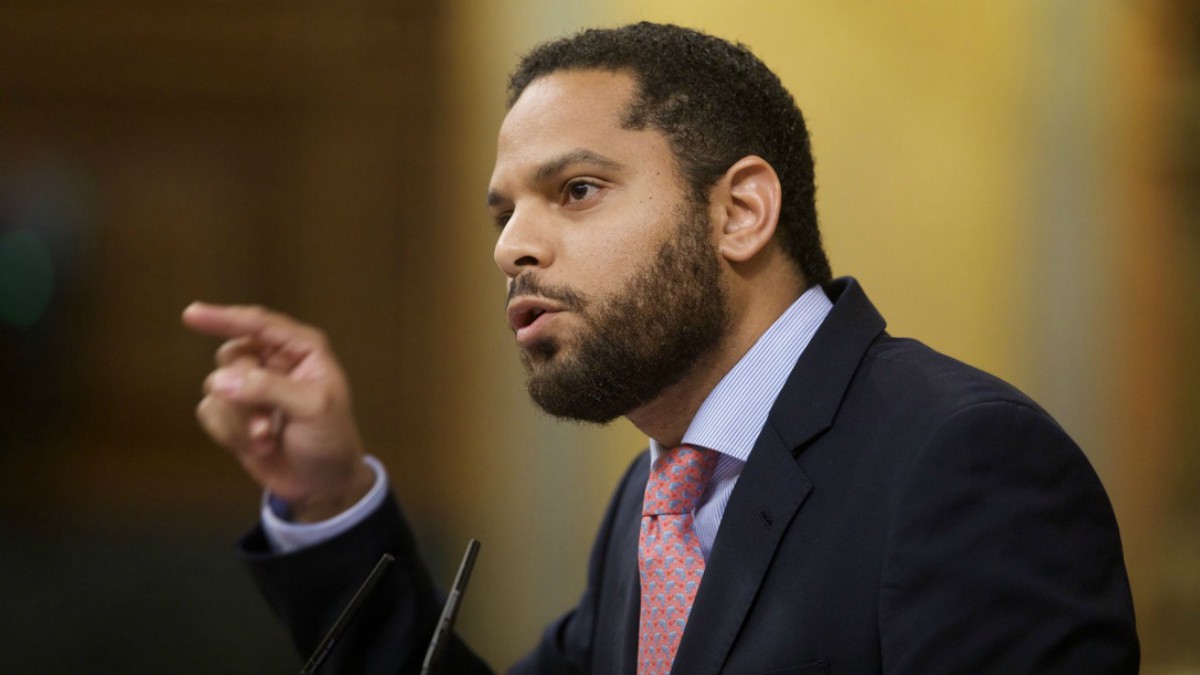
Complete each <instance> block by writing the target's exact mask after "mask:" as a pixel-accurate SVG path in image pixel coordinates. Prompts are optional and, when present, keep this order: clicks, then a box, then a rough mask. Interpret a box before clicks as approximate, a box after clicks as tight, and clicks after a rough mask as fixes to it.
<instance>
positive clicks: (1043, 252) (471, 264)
mask: <svg viewBox="0 0 1200 675" xmlns="http://www.w3.org/2000/svg"><path fill="white" fill-rule="evenodd" d="M501 5H502V4H501V3H490V2H482V1H473V0H450V1H447V2H440V3H430V2H410V1H407V0H392V1H390V2H383V1H372V0H346V1H344V2H329V1H328V0H322V1H320V2H318V1H314V0H288V1H287V2H281V1H278V0H239V1H237V2H234V1H231V0H175V1H174V2H170V3H160V2H148V1H145V0H0V376H2V380H0V670H3V671H5V672H38V673H77V672H173V673H190V672H196V673H200V672H205V673H208V672H245V673H276V672H288V671H293V670H295V669H297V668H298V667H299V665H300V659H299V657H298V656H297V655H295V654H294V653H293V651H292V648H291V646H290V643H289V642H288V640H287V638H286V636H285V635H284V634H283V632H282V630H281V629H280V628H279V627H278V626H277V625H276V624H275V623H274V621H273V619H272V617H271V616H270V613H269V611H268V610H267V609H266V608H265V606H264V604H263V602H262V601H261V600H260V598H259V597H258V596H257V594H256V593H255V591H254V590H253V588H252V587H251V585H250V583H249V581H248V578H247V576H246V575H245V574H244V572H243V570H242V569H241V568H240V566H239V563H238V562H237V561H236V560H235V558H234V555H233V551H232V542H233V540H234V539H235V538H236V536H237V535H238V534H239V533H240V532H241V531H243V530H244V529H245V528H247V527H248V526H249V525H250V524H251V523H252V521H253V519H254V518H255V516H256V510H257V508H258V501H259V498H260V495H259V493H258V491H257V490H256V488H255V487H254V486H253V485H252V484H251V483H250V481H249V479H247V478H246V477H244V476H243V475H242V474H241V473H240V470H239V469H238V468H237V467H236V466H235V463H234V462H233V461H232V460H231V459H230V458H229V457H228V456H226V455H225V453H224V452H223V451H221V450H219V449H217V448H215V447H214V446H212V445H211V444H210V443H209V442H208V441H207V440H206V438H205V437H204V436H203V435H202V434H201V432H200V431H199V429H198V428H197V426H196V424H195V422H194V419H193V416H192V414H193V413H192V411H193V408H194V406H195V404H196V403H197V401H198V400H199V388H200V383H201V380H202V379H203V377H204V376H205V375H206V374H207V372H208V370H209V369H210V364H211V355H212V351H213V349H214V348H215V347H216V344H215V342H214V341H212V340H207V339H205V338H202V337H198V336H195V335H191V334H189V333H187V332H186V331H184V330H183V329H182V328H181V327H180V325H179V320H178V316H179V313H180V311H181V310H182V309H183V307H184V306H185V305H186V304H187V303H188V302H190V301H192V300H194V299H200V298H202V299H206V300H210V301H219V302H258V303H263V304H268V305H271V306H274V307H277V308H279V309H281V310H284V311H287V312H290V313H292V314H294V315H296V316H298V317H301V318H303V319H304V320H306V321H309V322H312V323H315V324H318V325H320V326H323V327H324V328H326V329H327V331H328V333H329V334H330V336H331V337H332V339H333V342H334V345H335V346H336V347H337V349H338V352H339V354H340V356H341V358H342V360H343V361H344V364H345V366H346V368H347V370H348V372H349V374H350V377H351V379H352V382H353V384H354V385H355V393H356V402H357V409H358V414H359V418H360V421H361V424H362V426H363V430H364V435H365V437H366V439H367V440H368V443H369V445H370V447H371V449H372V451H373V452H374V453H375V454H377V455H378V456H379V457H381V458H382V459H383V460H384V461H385V463H386V464H388V466H389V467H390V470H391V472H392V480H393V483H394V486H395V490H396V492H397V493H398V494H399V495H400V497H401V499H402V502H403V503H404V504H405V506H406V509H407V511H408V513H409V515H410V517H411V519H412V520H413V522H414V526H415V528H416V530H417V531H418V533H419V536H420V538H421V540H422V543H423V546H424V549H425V552H426V554H427V558H428V560H429V562H430V565H431V567H432V569H433V573H434V575H435V577H436V578H438V579H440V580H442V582H443V583H448V582H449V581H450V579H451V578H452V576H453V573H454V569H455V566H456V565H457V562H458V558H459V556H460V555H461V551H462V548H463V546H464V544H465V542H466V539H467V538H468V537H471V536H474V537H478V538H479V539H481V540H482V541H483V551H482V554H481V557H480V561H479V565H478V567H477V568H476V575H475V577H474V579H473V581H472V584H471V592H470V594H469V595H468V597H467V603H466V606H465V608H464V611H463V614H462V615H461V617H460V625H461V628H462V631H463V632H464V633H465V634H466V636H467V638H468V639H469V640H470V641H471V642H472V643H473V644H474V645H475V646H476V647H477V649H479V650H480V651H481V652H482V653H483V654H484V655H486V656H487V657H488V658H489V659H490V660H491V661H492V662H493V664H495V665H496V666H497V667H501V668H503V667H505V666H507V665H508V664H509V663H511V662H512V661H513V660H515V659H516V658H517V657H518V656H519V655H520V654H521V653H523V652H524V651H525V650H526V649H528V648H529V647H530V646H531V645H532V644H533V642H534V640H535V639H536V638H537V636H538V635H539V634H540V630H541V627H542V626H543V624H544V623H545V622H546V621H548V620H549V619H550V618H551V617H554V616H556V615H558V614H559V613H561V612H562V611H564V610H566V609H567V608H568V607H569V606H570V605H571V604H572V603H573V601H574V599H575V597H576V595H577V594H578V593H579V592H580V590H581V588H582V584H583V576H584V564H585V560H586V556H587V551H588V548H589V546H590V542H591V538H592V535H593V533H594V531H595V528H596V526H597V524H598V518H599V514H600V513H601V511H602V510H603V508H604V506H605V503H606V500H607V498H608V494H609V491H610V490H611V488H612V486H613V485H614V483H615V481H616V479H617V477H618V476H619V474H620V473H621V471H622V470H623V469H624V467H625V466H626V464H627V463H628V462H629V461H630V459H631V458H632V457H633V456H634V455H635V454H636V453H637V452H638V451H639V450H640V449H641V448H643V447H644V444H645V439H644V438H642V437H641V435H640V434H639V433H638V432H637V431H636V430H635V429H633V428H632V427H631V426H629V425H628V424H627V423H623V422H622V423H620V424H617V425H614V426H613V427H610V428H605V429H600V428H593V427H582V426H576V425H569V424H561V423H558V422H555V421H553V420H551V419H548V418H546V417H545V416H542V415H540V414H538V413H537V412H536V411H535V410H534V409H533V407H532V406H531V404H529V403H528V401H527V400H526V398H525V396H524V393H523V389H522V379H523V378H522V376H521V372H520V367H519V364H518V362H517V359H516V358H515V352H514V349H513V345H512V337H511V335H510V334H509V333H508V332H507V329H506V328H505V326H504V320H503V318H502V311H501V310H502V301H503V293H502V289H503V283H502V278H501V275H500V274H499V273H498V272H497V271H496V270H495V269H494V267H493V264H492V262H491V248H492V245H493V240H494V232H493V228H492V226H491V225H490V222H489V218H488V217H487V214H486V212H485V209H484V208H483V196H484V192H485V189H486V186H487V180H488V176H489V175H490V172H491V163H492V159H493V151H494V138H495V132H496V130H497V128H498V125H499V122H500V120H501V118H502V116H503V113H504V108H503V98H504V81H505V75H506V74H507V72H508V71H509V70H510V69H511V68H512V67H513V65H514V64H515V62H516V60H517V58H518V56H519V55H520V54H521V53H523V52H524V51H526V50H527V49H528V48H529V47H531V46H532V45H534V44H535V43H537V42H540V41H542V40H546V39H550V38H554V37H558V36H561V35H564V34H566V33H569V32H573V31H575V30H577V29H579V28H581V27H584V26H591V25H616V24H619V23H624V22H628V21H633V20H639V19H651V20H657V21H669V22H674V23H680V24H684V25H688V26H693V27H697V28H700V29H704V30H707V31H709V32H712V33H715V34H717V35H720V36H723V37H726V38H729V39H733V40H738V41H742V42H744V43H746V44H748V45H749V46H750V47H751V48H753V49H754V51H755V52H756V53H757V54H758V55H759V56H760V57H761V58H762V59H763V60H764V61H765V62H766V63H767V64H768V65H769V66H771V67H772V68H773V69H774V70H775V71H776V72H777V73H779V74H780V76H781V77H782V78H783V80H784V82H785V84H786V85H787V86H788V87H789V88H790V89H791V91H792V92H793V93H794V95H795V97H796V99H797V101H798V102H799V104H800V106H801V108H802V109H803V110H804V112H805V114H806V116H807V118H808V120H809V124H810V127H811V130H812V135H813V143H814V148H815V153H816V157H817V175H818V186H819V189H818V205H819V210H820V214H821V218H822V222H823V229H824V232H825V237H826V241H827V245H828V249H829V252H830V255H831V258H832V261H833V265H834V271H835V273H836V274H853V275H855V276H858V277H859V278H860V279H861V280H862V282H863V284H864V286H865V287H866V289H867V290H868V292H869V293H870V294H871V296H872V298H873V300H874V301H875V302H876V304H877V305H878V306H879V307H880V309H881V310H882V311H883V313H884V314H885V316H886V317H888V319H889V321H890V330H891V331H892V332H893V333H894V334H898V335H910V336H915V337H919V338H920V339H922V340H924V341H925V342H927V343H929V344H930V345H932V346H934V347H935V348H938V349H940V350H942V351H944V352H947V353H949V354H951V355H953V356H956V357H958V358H961V359H964V360H966V361H969V362H971V363H973V364H975V365H978V366H981V367H983V368H984V369H986V370H990V371H992V372H995V373H997V374H999V375H1001V376H1002V377H1004V378H1006V379H1009V380H1010V381H1012V382H1014V383H1015V384H1017V385H1018V386H1019V387H1021V388H1022V389H1024V390H1026V391H1027V392H1028V393H1030V394H1031V395H1033V396H1034V398H1036V399H1038V400H1039V401H1040V402H1041V403H1043V404H1044V405H1045V407H1046V408H1047V409H1049V410H1050V411H1051V412H1052V413H1053V414H1054V415H1055V416H1056V417H1057V418H1058V419H1059V420H1060V421H1061V422H1062V423H1063V425H1064V426H1065V427H1066V428H1067V429H1068V430H1069V431H1070V432H1071V433H1072V434H1073V435H1074V436H1075V437H1076V439H1077V440H1078V441H1079V442H1080V443H1081V444H1082V445H1083V447H1084V448H1085V449H1086V451H1087V452H1088V454H1089V456H1090V457H1091V460H1092V462H1093V463H1094V464H1095V466H1096V468H1097V470H1098V471H1099V473H1100V475H1101V477H1102V479H1103V481H1104V483H1105V485H1106V486H1107V487H1108V490H1109V493H1110V495H1111V496H1112V499H1113V502H1114V505H1115V508H1116V511H1117V515H1118V518H1119V520H1120V523H1121V527H1122V535H1123V538H1124V541H1125V551H1126V558H1127V563H1128V565H1129V569H1130V573H1131V577H1132V583H1133V588H1134V594H1135V600H1136V603H1137V610H1138V621H1139V627H1140V633H1141V637H1142V641H1143V648H1144V655H1145V656H1144V666H1145V667H1144V671H1145V672H1147V673H1172V674H1174V673H1198V672H1200V647H1198V645H1197V642H1196V637H1197V636H1200V536H1198V535H1197V533H1198V532H1200V490H1198V489H1197V486H1198V485H1200V452H1198V449H1200V415H1198V414H1197V413H1198V412H1200V352H1198V350H1197V349H1196V345H1197V344H1200V265H1198V263H1200V189H1198V188H1200V6H1198V5H1197V3H1195V2H1194V1H1193V0H1127V1H1117V0H1113V1H1107V2H1091V1H1088V0H1078V1H1068V0H1054V1H1045V0H1011V1H996V2H991V1H984V2H973V3H961V2H956V1H954V0H941V1H935V0H928V1H920V2H912V3H903V4H900V3H895V4H892V3H889V4H886V5H885V4H883V3H844V2H836V1H827V2H778V3H767V2H763V3H749V4H747V3H716V2H689V1H686V0H674V1H668V0H661V1H658V0H651V1H642V2H634V1H633V0H609V1H605V2H601V1H592V2H576V3H571V2H557V1H556V2H552V1H550V0H514V1H513V2H507V3H503V6H501ZM546 541H554V542H556V543H555V544H554V545H547V544H546V543H545V542H546Z"/></svg>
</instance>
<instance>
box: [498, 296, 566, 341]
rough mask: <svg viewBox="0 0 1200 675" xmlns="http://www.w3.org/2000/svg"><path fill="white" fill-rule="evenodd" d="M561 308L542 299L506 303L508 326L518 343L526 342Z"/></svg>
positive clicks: (525, 299) (524, 299) (526, 298)
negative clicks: (515, 335)
mask: <svg viewBox="0 0 1200 675" xmlns="http://www.w3.org/2000/svg"><path fill="white" fill-rule="evenodd" d="M562 311H564V310H563V308H562V306H561V305H559V304H557V303H555V302H553V301H551V300H546V299H544V298H535V297H520V298H514V299H513V300H512V302H510V303H508V326H509V328H511V329H512V330H513V332H515V333H516V334H517V341H518V342H526V341H528V340H531V339H533V338H534V337H535V335H536V333H538V332H540V329H541V328H542V327H543V326H544V325H545V324H546V323H547V321H549V319H551V318H552V317H554V316H555V315H557V314H558V313H560V312H562Z"/></svg>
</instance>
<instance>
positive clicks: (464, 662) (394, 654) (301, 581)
mask: <svg viewBox="0 0 1200 675" xmlns="http://www.w3.org/2000/svg"><path fill="white" fill-rule="evenodd" d="M238 550H239V553H240V554H241V556H242V558H243V559H244V560H245V561H246V563H247V565H248V566H249V568H250V572H251V575H252V576H253V578H254V581H255V582H256V583H257V585H258V587H259V590H260V591H261V592H262V593H263V595H264V596H265V597H266V599H267V602H268V603H269V604H270V606H271V608H272V609H273V610H274V611H275V614H276V615H277V616H278V617H279V618H280V620H281V621H283V623H284V624H285V625H286V626H287V628H288V630H289V631H290V633H291V636H292V641H293V643H294V644H295V645H296V649H297V650H298V651H299V653H300V655H301V658H302V659H307V658H308V657H309V655H310V654H312V652H313V650H315V649H316V647H317V645H318V644H319V643H320V641H321V639H322V638H323V637H324V636H325V633H326V632H328V630H329V628H330V627H331V626H332V625H333V623H334V622H335V621H336V620H337V618H338V616H339V615H340V614H341V612H342V610H343V609H344V608H345V607H346V605H347V604H348V603H349V602H350V599H351V597H352V596H353V595H354V593H355V591H357V590H358V587H359V586H360V585H361V584H362V582H363V580H364V579H366V577H367V575H368V574H370V572H371V570H372V569H373V568H374V566H375V564H376V563H377V562H378V561H379V559H380V557H382V556H383V554H384V553H391V554H392V555H394V556H395V557H396V562H395V563H393V564H392V566H391V567H390V568H389V569H388V571H387V572H386V573H385V575H384V577H383V579H382V580H381V581H380V584H379V586H378V587H377V588H376V589H375V591H374V592H373V593H372V595H371V597H370V598H369V599H368V600H367V601H366V603H364V604H363V606H362V607H361V609H360V611H359V613H358V615H357V616H356V617H355V618H354V620H353V623H351V624H350V626H349V628H348V629H347V630H346V632H345V633H344V634H343V636H342V638H341V640H340V641H339V642H338V644H337V645H336V646H335V647H334V649H333V651H331V652H330V653H329V655H328V657H327V658H326V660H325V662H324V664H323V665H322V667H321V670H322V671H323V672H328V673H363V674H373V673H380V674H383V673H386V674H388V675H394V674H396V673H419V672H420V670H421V662H422V661H423V660H424V658H425V649H426V647H427V646H428V643H429V639H430V637H431V636H432V635H433V629H434V627H435V626H436V624H437V620H438V618H439V616H440V615H441V609H442V595H441V593H439V592H438V590H437V589H436V588H435V586H434V585H433V583H432V581H431V580H430V577H429V572H428V571H427V569H426V568H425V565H424V563H423V562H422V561H421V558H420V556H419V554H418V552H417V547H416V543H415V541H414V539H413V536H412V532H411V530H410V529H409V527H408V524H407V523H406V522H405V520H404V517H403V516H402V514H401V513H400V508H399V506H398V505H397V503H396V501H395V498H394V497H392V496H391V495H389V496H388V498H387V501H386V502H385V503H384V504H383V505H382V506H381V507H380V508H379V509H378V510H376V511H375V512H374V513H372V514H371V515H370V516H368V517H367V518H366V520H364V521H363V522H362V523H359V524H358V525H357V526H355V527H354V528H352V529H351V530H349V531H347V532H345V533H343V534H342V535H340V536H338V537H335V538H333V539H331V540H329V541H326V542H323V543H321V544H317V545H315V546H312V547H308V548H304V549H301V550H299V551H296V552H293V553H289V554H286V555H275V554H273V553H271V551H270V547H269V545H268V543H267V540H266V537H265V535H264V533H263V531H262V528H261V526H258V527H256V528H255V529H254V530H252V531H251V532H250V533H248V534H247V535H246V536H244V537H243V538H242V539H241V540H240V541H239V542H238ZM441 671H442V672H445V673H464V674H466V675H471V674H474V673H490V672H491V670H490V669H489V668H488V667H487V665H486V664H484V663H483V662H482V661H481V660H480V659H479V658H478V657H476V656H475V654H473V653H472V652H471V651H470V649H469V648H468V647H467V646H466V645H465V644H464V643H463V642H462V641H461V640H460V639H458V637H457V636H455V637H454V639H453V640H452V642H451V643H450V644H449V645H448V646H447V649H446V652H445V653H444V654H443V656H442V661H441Z"/></svg>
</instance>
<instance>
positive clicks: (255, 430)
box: [250, 417, 271, 439]
mask: <svg viewBox="0 0 1200 675" xmlns="http://www.w3.org/2000/svg"><path fill="white" fill-rule="evenodd" d="M270 434H271V420H269V419H267V418H265V417H255V418H254V419H253V420H251V421H250V438H254V439H259V438H266V437H267V436H269V435H270Z"/></svg>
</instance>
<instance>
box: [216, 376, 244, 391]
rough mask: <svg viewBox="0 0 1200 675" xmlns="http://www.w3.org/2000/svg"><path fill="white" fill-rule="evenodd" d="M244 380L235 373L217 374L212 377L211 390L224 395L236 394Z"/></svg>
mask: <svg viewBox="0 0 1200 675" xmlns="http://www.w3.org/2000/svg"><path fill="white" fill-rule="evenodd" d="M245 382H246V379H245V378H244V377H242V376H241V375H238V374H237V373H217V374H216V375H215V376H214V377H213V389H215V390H217V391H219V392H223V393H226V394H233V393H236V392H237V390H239V389H241V388H242V385H243V384H245Z"/></svg>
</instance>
